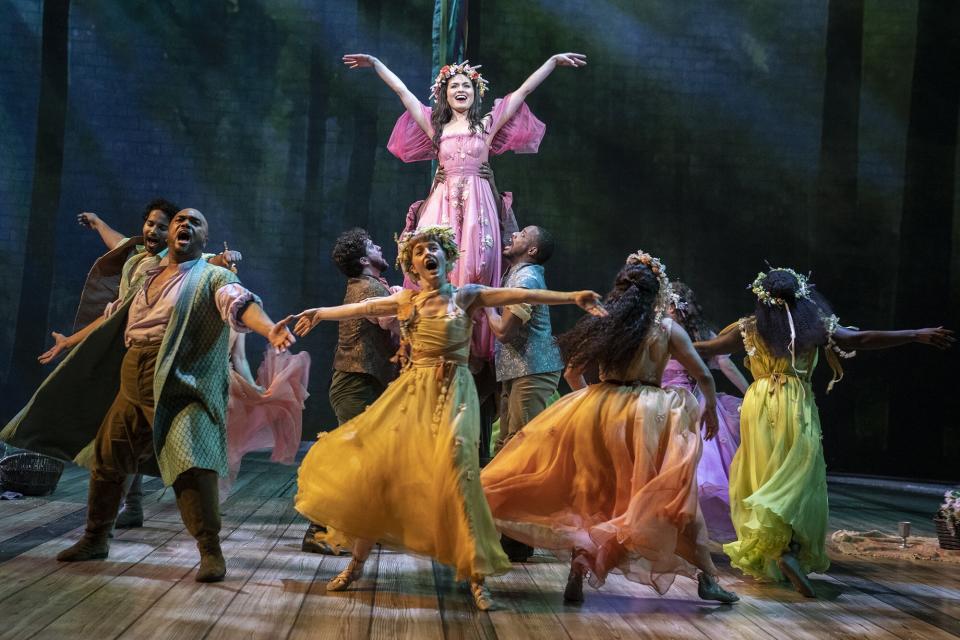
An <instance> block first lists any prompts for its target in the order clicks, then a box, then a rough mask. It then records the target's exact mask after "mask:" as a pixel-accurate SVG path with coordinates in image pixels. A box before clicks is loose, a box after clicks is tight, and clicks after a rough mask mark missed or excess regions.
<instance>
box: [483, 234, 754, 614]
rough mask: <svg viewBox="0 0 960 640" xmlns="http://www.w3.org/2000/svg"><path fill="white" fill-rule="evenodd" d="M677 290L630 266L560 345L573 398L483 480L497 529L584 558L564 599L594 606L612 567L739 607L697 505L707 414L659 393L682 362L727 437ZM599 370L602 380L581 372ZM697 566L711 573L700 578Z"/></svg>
mask: <svg viewBox="0 0 960 640" xmlns="http://www.w3.org/2000/svg"><path fill="white" fill-rule="evenodd" d="M669 304H670V284H669V280H668V279H667V272H666V268H665V267H664V266H663V265H662V264H661V263H660V261H659V260H657V259H656V258H654V257H653V256H651V255H649V254H647V253H643V252H637V253H635V254H632V255H631V256H629V257H628V258H627V262H626V264H625V265H624V266H623V268H621V270H620V272H619V273H618V274H617V278H616V281H615V282H614V286H613V290H612V291H611V292H610V293H609V294H608V295H607V297H606V299H605V300H604V306H605V307H606V308H607V310H608V312H609V316H608V317H603V318H584V319H582V320H581V321H580V322H579V323H577V326H576V327H574V328H573V329H572V330H571V331H570V332H568V333H566V334H564V335H563V336H561V338H560V347H561V349H562V350H563V352H564V355H565V356H566V357H567V367H568V375H567V380H568V381H569V382H570V384H571V386H572V387H573V388H574V389H579V390H577V391H575V392H574V393H571V394H569V395H566V396H564V397H562V398H560V400H558V401H557V402H556V403H554V404H553V405H551V406H550V407H548V408H547V409H546V410H545V411H544V412H543V413H541V414H540V415H538V416H537V417H536V418H534V419H533V420H532V421H531V422H529V423H527V425H526V426H525V427H524V428H523V430H522V431H521V432H520V433H518V434H517V435H516V436H515V437H514V438H513V439H512V440H511V441H510V442H509V443H508V444H507V445H506V446H505V447H504V448H503V450H502V451H500V453H498V454H497V455H496V456H495V457H494V459H493V460H492V461H491V462H490V464H488V465H487V466H486V467H485V468H484V470H483V474H482V476H481V477H482V481H483V490H484V492H485V493H486V495H487V500H488V501H489V503H490V509H491V511H492V512H493V516H494V519H495V521H496V523H497V527H498V528H499V529H500V530H501V531H502V532H503V533H505V534H506V535H508V536H510V537H511V538H513V539H515V540H519V541H521V542H524V543H526V544H528V545H531V546H535V547H545V548H548V549H554V550H557V551H559V552H561V553H563V552H566V553H570V551H571V550H572V551H573V554H572V555H573V557H572V560H571V565H570V576H569V578H568V580H567V587H566V590H565V591H564V594H563V597H564V600H565V601H567V602H573V603H578V602H581V601H582V600H583V579H584V577H585V576H589V581H590V584H591V585H593V586H594V587H600V586H601V585H602V584H603V582H604V581H605V580H606V577H607V574H608V573H610V572H611V571H614V570H616V571H620V572H621V573H623V574H624V576H626V577H627V578H628V579H630V580H634V581H636V582H641V583H643V584H647V585H650V586H651V587H653V588H654V589H656V590H657V591H658V592H659V593H661V594H663V593H665V592H666V591H667V589H669V588H670V585H671V584H672V583H673V580H674V577H675V576H676V575H678V574H679V575H685V576H688V577H690V578H694V577H695V576H696V579H697V581H698V583H699V587H698V594H699V595H700V597H701V598H704V599H706V600H717V601H720V602H728V603H729V602H735V601H737V600H738V599H739V598H738V597H737V595H736V594H734V593H732V592H730V591H727V590H725V589H723V588H722V587H721V586H720V583H719V581H718V580H717V574H718V571H717V568H716V567H715V566H714V564H713V561H712V560H711V559H710V549H709V547H708V546H707V545H708V538H707V528H706V524H705V523H704V520H703V516H702V515H701V513H700V505H699V501H698V500H697V462H698V460H699V459H700V452H701V447H702V446H703V445H702V441H701V439H700V434H699V433H698V428H697V427H698V425H699V424H700V418H699V416H700V407H699V404H698V403H697V400H696V399H695V398H694V397H693V395H692V394H691V393H690V392H689V391H688V390H686V389H684V388H681V387H670V388H666V389H662V388H660V379H661V377H662V375H663V370H664V367H666V365H667V361H668V360H670V358H671V357H674V358H676V359H677V360H679V361H680V363H681V364H683V366H684V367H686V369H687V370H688V371H689V372H690V375H691V376H693V377H694V378H695V379H696V380H697V383H698V384H699V386H700V389H701V390H702V391H703V396H704V405H705V410H704V412H703V420H704V421H705V423H706V431H707V434H706V436H707V439H710V438H713V437H714V436H715V435H716V432H717V412H716V404H715V393H714V386H713V378H712V377H711V375H710V370H709V369H707V366H706V365H705V364H704V363H703V361H702V360H701V359H700V358H699V357H698V356H697V353H696V351H694V349H693V344H692V343H691V342H690V338H689V337H688V336H687V333H686V331H684V330H683V327H682V326H680V325H679V324H678V323H675V322H674V321H673V320H671V319H670V318H669V317H667V309H668V306H669ZM593 361H596V362H598V363H599V365H600V379H601V382H600V383H598V384H592V385H590V386H586V385H585V383H584V381H583V377H582V374H581V371H582V368H583V366H584V365H586V364H587V363H589V362H593ZM698 569H699V574H698V573H697V570H698Z"/></svg>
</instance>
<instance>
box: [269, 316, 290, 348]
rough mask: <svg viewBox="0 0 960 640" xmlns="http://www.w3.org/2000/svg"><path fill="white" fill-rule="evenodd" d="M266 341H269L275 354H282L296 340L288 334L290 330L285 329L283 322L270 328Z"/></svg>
mask: <svg viewBox="0 0 960 640" xmlns="http://www.w3.org/2000/svg"><path fill="white" fill-rule="evenodd" d="M267 340H269V341H270V344H271V345H273V348H274V349H276V351H277V353H283V352H284V351H286V350H287V349H289V348H290V347H292V346H293V343H294V342H296V341H297V339H296V338H294V337H293V334H292V333H290V329H288V328H287V325H286V323H285V322H284V321H283V320H281V321H280V322H277V323H276V324H274V325H273V326H272V327H270V332H269V333H268V335H267Z"/></svg>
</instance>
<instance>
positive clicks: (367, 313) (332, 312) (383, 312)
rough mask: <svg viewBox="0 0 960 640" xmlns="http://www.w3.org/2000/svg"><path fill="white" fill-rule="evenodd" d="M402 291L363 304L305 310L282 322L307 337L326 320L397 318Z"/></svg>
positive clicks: (370, 299)
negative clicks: (291, 324) (291, 325)
mask: <svg viewBox="0 0 960 640" xmlns="http://www.w3.org/2000/svg"><path fill="white" fill-rule="evenodd" d="M402 293H403V292H402V291H398V292H397V293H394V294H393V295H390V296H386V297H383V298H369V299H367V300H364V301H362V302H353V303H350V304H341V305H339V306H336V307H317V308H313V309H304V310H303V311H301V312H300V313H298V314H296V315H292V316H287V317H286V318H284V319H283V320H281V321H280V322H281V323H283V324H285V325H286V324H290V323H291V322H293V323H294V325H295V326H294V329H293V332H294V333H296V334H297V335H298V336H305V335H307V334H308V333H310V331H311V330H312V329H313V328H314V327H315V326H317V325H318V324H320V322H322V321H324V320H355V319H357V318H380V317H384V316H395V315H397V311H398V310H399V307H400V305H399V299H400V296H401V295H402Z"/></svg>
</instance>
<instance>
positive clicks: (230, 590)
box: [119, 477, 295, 640]
mask: <svg viewBox="0 0 960 640" xmlns="http://www.w3.org/2000/svg"><path fill="white" fill-rule="evenodd" d="M287 481H288V480H287V479H286V478H282V477H281V478H279V480H278V479H267V480H264V481H263V482H262V483H260V484H259V485H257V487H251V490H250V493H253V494H260V495H257V496H254V497H245V498H244V501H249V502H250V503H253V502H255V501H256V500H257V499H258V498H262V497H263V494H267V495H269V494H270V493H271V491H272V493H274V494H276V493H279V491H280V490H282V488H283V485H285V484H286V482H287ZM270 485H274V486H273V487H272V489H271V488H270ZM238 504H239V502H238ZM247 513H249V511H247ZM229 517H230V516H228V518H229ZM248 517H249V522H245V523H244V525H243V526H239V527H237V528H235V529H234V530H233V532H232V533H230V535H229V536H227V537H225V538H224V539H223V541H222V542H221V545H222V547H223V552H224V557H225V558H226V560H227V579H226V580H225V581H224V582H223V583H218V584H216V585H207V584H201V583H197V582H194V581H193V572H192V571H191V572H190V574H189V577H188V578H186V579H183V580H180V581H178V582H177V583H176V584H175V585H174V586H173V587H172V588H171V589H170V590H168V591H167V592H166V593H164V594H163V596H162V597H161V598H160V599H159V600H158V601H157V602H156V603H155V604H154V605H153V606H152V607H151V608H150V609H149V610H147V611H146V612H144V613H143V615H141V616H140V617H139V618H138V619H137V621H136V622H135V623H134V624H132V625H131V626H130V627H128V628H127V629H125V630H124V633H123V634H121V635H120V636H119V637H121V638H141V637H145V636H146V635H149V634H153V635H155V636H157V637H163V638H169V639H171V640H172V639H175V638H199V637H203V636H204V635H205V634H206V633H207V632H208V631H209V630H210V628H211V627H213V625H214V624H216V622H217V621H218V619H219V617H220V616H221V615H222V613H223V611H225V610H226V609H227V607H229V605H230V602H231V601H232V600H233V598H234V597H235V596H236V595H237V593H238V592H239V591H241V590H242V589H243V588H244V585H245V584H246V583H247V581H248V580H249V578H250V577H251V575H253V573H254V571H256V569H257V568H258V567H259V566H260V564H261V562H262V561H263V559H264V556H265V555H266V553H267V552H268V551H269V550H270V549H271V548H272V547H273V544H274V540H275V538H276V537H277V536H278V535H280V533H281V532H283V531H285V530H286V529H287V527H288V526H289V525H290V524H291V522H293V520H294V518H295V513H294V511H293V505H292V504H290V503H289V501H287V500H284V499H278V498H274V499H269V498H267V499H266V500H265V501H264V502H263V504H262V506H261V507H260V508H259V509H257V510H256V511H255V512H254V513H253V514H252V515H250V516H248ZM248 517H247V516H245V517H242V518H241V520H247V519H248ZM197 560H198V559H197ZM197 560H195V561H194V563H195V564H196V562H197Z"/></svg>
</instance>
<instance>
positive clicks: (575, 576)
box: [563, 568, 583, 604]
mask: <svg viewBox="0 0 960 640" xmlns="http://www.w3.org/2000/svg"><path fill="white" fill-rule="evenodd" d="M563 601H564V602H565V603H567V604H580V603H581V602H583V574H582V573H580V572H578V571H575V570H573V569H572V568H571V569H570V575H569V576H567V588H566V589H564V590H563Z"/></svg>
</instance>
